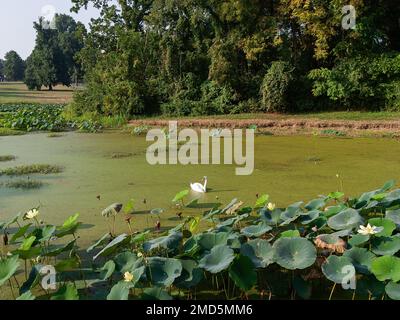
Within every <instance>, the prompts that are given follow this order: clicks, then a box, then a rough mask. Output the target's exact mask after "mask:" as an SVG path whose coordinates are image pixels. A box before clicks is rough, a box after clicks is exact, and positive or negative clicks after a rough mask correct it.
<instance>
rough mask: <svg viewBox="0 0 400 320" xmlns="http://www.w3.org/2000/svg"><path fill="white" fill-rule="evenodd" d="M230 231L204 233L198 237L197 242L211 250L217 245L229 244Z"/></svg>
mask: <svg viewBox="0 0 400 320" xmlns="http://www.w3.org/2000/svg"><path fill="white" fill-rule="evenodd" d="M228 238H229V233H228V232H207V233H202V234H200V235H199V236H198V238H197V243H198V245H200V246H201V247H202V248H203V249H205V250H211V249H212V248H214V247H215V246H218V245H224V244H227V242H228Z"/></svg>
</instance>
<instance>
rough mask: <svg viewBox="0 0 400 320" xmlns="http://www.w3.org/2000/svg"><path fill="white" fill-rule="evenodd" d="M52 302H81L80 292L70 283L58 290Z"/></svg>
mask: <svg viewBox="0 0 400 320" xmlns="http://www.w3.org/2000/svg"><path fill="white" fill-rule="evenodd" d="M50 300H79V294H78V290H77V289H76V287H75V286H74V285H73V284H71V283H68V284H66V285H64V286H62V287H61V288H60V289H58V291H57V292H56V293H55V294H53V295H52V296H51V298H50Z"/></svg>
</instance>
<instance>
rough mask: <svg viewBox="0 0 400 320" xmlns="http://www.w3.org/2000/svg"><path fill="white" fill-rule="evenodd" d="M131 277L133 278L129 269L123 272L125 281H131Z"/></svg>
mask: <svg viewBox="0 0 400 320" xmlns="http://www.w3.org/2000/svg"><path fill="white" fill-rule="evenodd" d="M133 278H134V277H133V274H132V273H130V272H129V271H127V272H125V273H124V281H125V282H132V280H133Z"/></svg>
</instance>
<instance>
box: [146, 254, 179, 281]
mask: <svg viewBox="0 0 400 320" xmlns="http://www.w3.org/2000/svg"><path fill="white" fill-rule="evenodd" d="M147 271H148V273H147V278H148V279H150V281H151V282H152V283H153V284H155V285H157V286H165V287H168V286H170V285H171V284H172V283H173V282H174V281H175V279H176V278H178V277H179V276H180V275H181V273H182V264H181V262H180V261H179V260H178V259H170V258H163V257H152V258H148V270H147Z"/></svg>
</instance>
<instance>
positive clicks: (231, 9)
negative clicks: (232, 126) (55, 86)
mask: <svg viewBox="0 0 400 320" xmlns="http://www.w3.org/2000/svg"><path fill="white" fill-rule="evenodd" d="M72 2H73V3H74V5H75V7H74V9H75V10H79V9H80V8H82V7H84V6H86V5H87V4H88V2H92V3H94V4H98V3H99V2H98V1H97V0H90V1H83V0H72ZM303 2H304V1H294V0H279V1H238V0H225V1H212V0H204V1H194V0H188V1H177V0H168V1H166V0H153V1H148V0H139V1H134V2H129V4H125V5H123V6H121V7H120V8H118V7H115V6H113V4H114V3H113V2H112V1H111V0H104V1H101V9H102V10H101V13H100V18H99V19H97V20H96V21H93V27H92V28H91V32H90V33H89V34H88V35H87V36H86V39H85V48H84V49H83V50H82V51H81V53H80V58H81V62H82V65H83V66H84V68H85V71H86V89H85V90H84V91H82V92H80V93H79V94H78V96H77V98H76V100H75V110H76V111H77V112H78V113H84V112H85V111H91V112H97V113H100V114H106V115H110V114H124V115H126V116H132V115H136V114H154V113H160V112H162V113H165V114H169V115H178V116H181V115H202V114H222V113H233V112H234V113H237V112H249V111H251V112H260V111H261V112H264V111H272V112H306V111H311V110H316V109H320V110H321V109H322V110H328V109H332V108H342V109H350V108H357V109H359V108H363V109H370V110H376V109H384V108H390V109H396V108H398V107H399V93H398V84H397V83H398V81H399V79H398V76H399V72H400V64H399V58H398V57H397V56H396V55H398V53H399V52H400V42H399V41H398V34H399V32H400V28H399V24H398V16H400V7H399V6H398V4H397V1H395V0H390V1H383V2H382V3H380V6H379V7H376V6H375V5H373V4H371V3H369V2H365V1H358V2H357V4H355V6H356V8H355V9H356V12H357V21H356V22H357V23H356V26H355V28H353V29H349V30H345V29H344V28H342V26H341V21H342V18H343V16H342V7H343V6H344V5H347V4H348V3H347V1H344V0H338V1H335V2H334V3H332V2H330V1H316V2H315V1H314V2H313V3H312V5H310V4H309V5H305V4H304V3H303Z"/></svg>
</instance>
